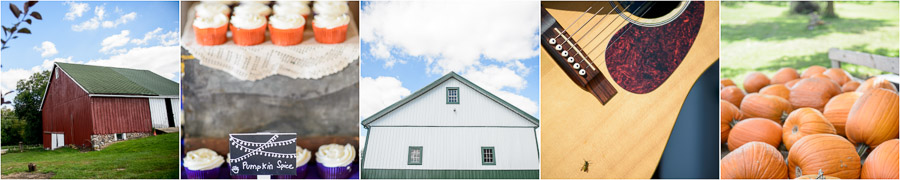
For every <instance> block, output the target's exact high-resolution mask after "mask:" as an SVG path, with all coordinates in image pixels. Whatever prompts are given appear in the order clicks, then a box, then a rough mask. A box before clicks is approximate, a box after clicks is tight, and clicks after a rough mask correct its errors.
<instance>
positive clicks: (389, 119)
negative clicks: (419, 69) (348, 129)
mask: <svg viewBox="0 0 900 180" xmlns="http://www.w3.org/2000/svg"><path fill="white" fill-rule="evenodd" d="M447 87H459V104H447V99H446V98H447ZM454 110H455V111H454ZM369 125H370V126H528V127H536V125H534V124H533V123H531V122H529V121H528V120H527V119H525V118H524V117H522V116H520V115H519V114H517V113H516V112H515V111H513V110H511V109H508V108H506V106H503V105H502V104H500V103H499V102H496V101H494V100H492V99H490V98H488V97H487V95H483V94H481V93H479V92H478V91H476V90H475V89H473V88H472V87H468V86H466V85H465V84H464V83H462V82H460V81H459V80H457V79H455V78H450V79H448V80H447V81H445V82H444V83H442V84H440V85H438V86H436V87H435V88H433V89H431V90H430V91H428V92H426V93H424V94H422V95H421V96H419V97H417V98H416V99H413V100H412V101H409V102H408V103H407V104H404V105H402V106H400V107H398V108H397V109H395V110H394V111H392V112H390V113H387V114H386V115H384V116H383V117H381V118H379V119H378V120H376V121H374V122H372V123H371V124H369Z"/></svg>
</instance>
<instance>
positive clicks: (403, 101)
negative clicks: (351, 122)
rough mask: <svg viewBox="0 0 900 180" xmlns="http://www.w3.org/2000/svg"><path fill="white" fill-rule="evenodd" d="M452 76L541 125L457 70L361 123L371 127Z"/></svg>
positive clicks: (535, 119) (532, 117)
mask: <svg viewBox="0 0 900 180" xmlns="http://www.w3.org/2000/svg"><path fill="white" fill-rule="evenodd" d="M450 78H455V79H457V80H459V81H460V82H462V83H463V84H465V85H466V86H469V87H471V88H472V89H475V91H478V92H479V93H481V94H484V95H486V96H487V97H488V98H491V99H492V100H494V101H496V102H498V103H500V104H502V105H503V106H505V107H506V108H507V109H510V110H512V111H515V112H516V114H519V115H520V116H522V117H523V118H525V119H527V120H528V121H530V122H531V123H533V124H534V125H538V126H540V121H539V120H538V119H537V118H535V117H534V116H531V114H528V113H525V111H522V110H521V109H519V108H517V107H516V106H513V105H512V104H509V103H508V102H506V101H504V100H503V99H500V97H497V96H494V94H491V92H488V91H486V90H484V89H482V88H481V87H478V85H475V83H472V82H471V81H469V80H468V79H466V78H463V77H462V76H460V75H459V74H456V73H455V72H450V73H447V75H444V76H443V77H441V78H439V79H437V80H435V81H434V82H431V84H428V86H425V87H424V88H422V89H419V90H418V91H416V92H415V93H413V94H411V95H409V96H406V97H405V98H403V99H401V100H400V101H397V102H396V103H394V104H391V106H388V107H387V108H384V109H382V110H381V111H378V113H375V114H374V115H372V116H369V117H368V118H366V119H365V120H363V121H362V123H360V124H362V125H363V126H364V127H365V128H369V124H370V123H372V122H374V121H375V120H377V119H379V118H381V117H382V116H384V115H386V114H387V113H390V112H391V111H394V109H397V108H398V107H400V106H402V105H404V104H406V103H408V102H409V101H412V100H413V99H415V98H416V97H419V96H421V95H422V94H425V93H426V92H428V91H429V90H431V89H433V88H434V87H436V86H438V85H440V84H441V83H443V82H444V81H447V80H448V79H450Z"/></svg>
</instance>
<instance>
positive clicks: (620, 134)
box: [540, 1, 719, 179]
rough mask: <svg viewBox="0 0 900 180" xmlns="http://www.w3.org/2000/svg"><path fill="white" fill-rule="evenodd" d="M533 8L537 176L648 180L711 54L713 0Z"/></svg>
mask: <svg viewBox="0 0 900 180" xmlns="http://www.w3.org/2000/svg"><path fill="white" fill-rule="evenodd" d="M541 6H542V10H541V23H542V24H541V35H540V38H541V39H540V40H541V46H542V48H541V49H542V51H541V103H542V104H541V114H542V115H541V119H542V120H541V123H542V124H541V125H542V130H541V131H542V132H541V141H542V142H544V143H541V177H542V178H551V179H559V178H644V179H646V178H650V177H651V176H652V175H653V172H654V170H655V169H656V167H657V165H658V164H659V160H660V157H661V156H662V153H663V150H664V149H665V147H666V142H667V140H668V138H669V135H670V133H671V132H672V127H673V126H674V124H675V120H676V117H677V116H678V113H679V110H680V109H681V106H682V103H683V102H684V99H685V97H686V96H687V94H688V92H689V91H690V89H691V87H692V85H693V84H694V82H695V81H696V80H697V78H698V77H699V76H700V75H701V73H703V71H704V70H706V69H707V68H709V67H710V65H711V64H713V63H714V62H715V61H716V60H717V59H718V57H719V3H718V2H717V1H710V2H699V1H682V2H678V1H675V2H614V1H613V2H606V1H602V2H542V5H541ZM710 111H718V109H710ZM710 123H714V121H713V120H710ZM686 145H688V144H686ZM709 148H718V147H709Z"/></svg>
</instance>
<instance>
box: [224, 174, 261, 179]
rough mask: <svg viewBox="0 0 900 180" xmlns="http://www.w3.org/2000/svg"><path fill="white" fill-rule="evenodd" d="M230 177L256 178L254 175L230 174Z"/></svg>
mask: <svg viewBox="0 0 900 180" xmlns="http://www.w3.org/2000/svg"><path fill="white" fill-rule="evenodd" d="M229 174H230V173H229ZM231 179H256V175H233V174H232V175H231Z"/></svg>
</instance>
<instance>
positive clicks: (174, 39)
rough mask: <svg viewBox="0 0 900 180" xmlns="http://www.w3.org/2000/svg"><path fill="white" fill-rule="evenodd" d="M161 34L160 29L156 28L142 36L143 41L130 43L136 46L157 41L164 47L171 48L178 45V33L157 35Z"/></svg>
mask: <svg viewBox="0 0 900 180" xmlns="http://www.w3.org/2000/svg"><path fill="white" fill-rule="evenodd" d="M160 32H162V28H159V27H157V28H156V29H154V30H153V31H150V32H147V33H146V34H144V38H143V39H131V43H134V44H137V45H144V44H147V43H148V42H149V41H150V40H152V39H158V40H159V43H160V44H162V45H166V46H171V45H175V44H178V33H176V32H174V31H169V32H166V33H165V34H159V33H160Z"/></svg>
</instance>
